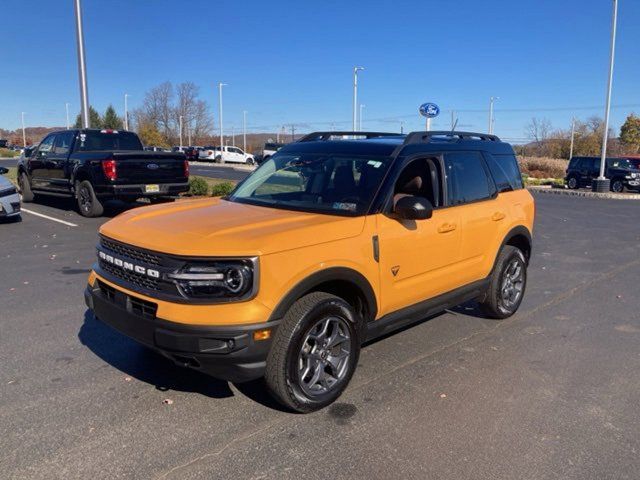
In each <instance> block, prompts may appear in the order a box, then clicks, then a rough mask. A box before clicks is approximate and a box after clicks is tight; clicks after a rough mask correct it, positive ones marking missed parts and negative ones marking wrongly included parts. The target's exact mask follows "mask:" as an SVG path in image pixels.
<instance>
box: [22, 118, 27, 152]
mask: <svg viewBox="0 0 640 480" xmlns="http://www.w3.org/2000/svg"><path fill="white" fill-rule="evenodd" d="M22 146H23V147H25V148H26V147H27V134H26V132H25V129H24V112H22Z"/></svg>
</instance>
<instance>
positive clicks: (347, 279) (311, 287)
mask: <svg viewBox="0 0 640 480" xmlns="http://www.w3.org/2000/svg"><path fill="white" fill-rule="evenodd" d="M311 292H326V293H331V294H333V295H336V296H338V297H340V298H343V299H344V300H345V301H346V302H348V303H349V304H350V305H351V306H352V307H354V309H355V310H356V312H358V313H359V314H360V316H361V318H362V319H363V326H364V325H366V322H367V321H369V320H373V319H374V318H375V317H376V315H377V312H378V307H377V302H376V296H375V292H374V290H373V287H372V286H371V284H370V283H369V281H368V280H367V279H366V277H365V276H364V275H362V274H361V273H360V272H358V271H356V270H353V269H352V268H347V267H331V268H327V269H325V270H321V271H319V272H316V273H313V274H312V275H310V276H308V277H306V278H305V279H304V280H302V281H300V282H299V283H298V284H296V285H295V286H294V287H293V288H292V289H290V290H289V291H288V292H287V293H286V295H285V296H284V297H283V298H282V299H281V300H280V302H279V303H278V305H277V306H276V308H275V309H274V310H273V312H272V314H271V317H270V318H269V320H270V321H272V320H277V319H280V318H282V317H284V315H285V314H286V313H287V310H289V308H290V307H291V306H292V305H293V304H294V303H295V302H296V301H297V300H298V299H299V298H301V297H303V296H304V295H306V294H308V293H311Z"/></svg>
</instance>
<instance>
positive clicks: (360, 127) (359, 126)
mask: <svg viewBox="0 0 640 480" xmlns="http://www.w3.org/2000/svg"><path fill="white" fill-rule="evenodd" d="M364 107H366V105H363V104H362V103H361V104H360V121H359V125H358V131H360V132H361V131H362V109H363V108H364Z"/></svg>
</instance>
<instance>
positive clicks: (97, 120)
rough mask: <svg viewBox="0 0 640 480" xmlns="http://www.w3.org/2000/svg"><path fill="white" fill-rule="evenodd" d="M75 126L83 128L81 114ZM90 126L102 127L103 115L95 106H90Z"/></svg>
mask: <svg viewBox="0 0 640 480" xmlns="http://www.w3.org/2000/svg"><path fill="white" fill-rule="evenodd" d="M74 127H75V128H82V118H80V114H78V116H77V117H76V123H75V125H74ZM89 128H102V117H100V114H99V113H98V112H97V110H96V109H95V108H93V107H92V106H89Z"/></svg>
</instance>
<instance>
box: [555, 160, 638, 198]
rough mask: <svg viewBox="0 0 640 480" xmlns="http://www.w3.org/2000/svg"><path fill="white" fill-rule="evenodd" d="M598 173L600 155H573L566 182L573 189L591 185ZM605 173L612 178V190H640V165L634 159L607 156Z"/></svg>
mask: <svg viewBox="0 0 640 480" xmlns="http://www.w3.org/2000/svg"><path fill="white" fill-rule="evenodd" d="M598 175H600V157H573V158H571V160H570V161H569V166H568V167H567V175H566V177H565V182H566V184H567V187H569V188H572V189H575V188H580V187H590V186H591V182H592V181H593V180H594V179H595V178H597V177H598ZM604 175H605V177H607V178H608V179H610V180H611V191H612V192H617V193H619V192H623V191H624V189H625V188H627V189H629V190H640V165H638V163H637V162H636V161H635V160H634V159H628V158H607V159H606V167H605V173H604Z"/></svg>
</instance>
